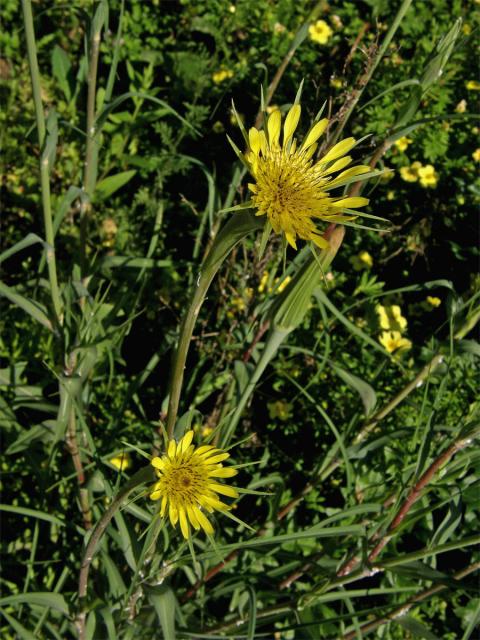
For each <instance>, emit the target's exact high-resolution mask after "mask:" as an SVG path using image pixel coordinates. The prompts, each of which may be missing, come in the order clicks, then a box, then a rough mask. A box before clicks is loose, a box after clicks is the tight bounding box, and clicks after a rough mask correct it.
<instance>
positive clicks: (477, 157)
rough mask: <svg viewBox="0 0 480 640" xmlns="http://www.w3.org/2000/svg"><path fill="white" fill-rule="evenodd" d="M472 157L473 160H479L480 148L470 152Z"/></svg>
mask: <svg viewBox="0 0 480 640" xmlns="http://www.w3.org/2000/svg"><path fill="white" fill-rule="evenodd" d="M472 158H473V159H474V160H475V162H480V149H475V151H474V152H473V153H472Z"/></svg>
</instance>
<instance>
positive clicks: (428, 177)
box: [418, 164, 438, 188]
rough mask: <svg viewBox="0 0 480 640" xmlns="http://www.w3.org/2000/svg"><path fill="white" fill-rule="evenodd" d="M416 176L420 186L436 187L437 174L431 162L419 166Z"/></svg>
mask: <svg viewBox="0 0 480 640" xmlns="http://www.w3.org/2000/svg"><path fill="white" fill-rule="evenodd" d="M418 178H419V180H420V184H421V185H422V187H426V188H428V187H436V186H437V182H438V174H437V173H436V171H435V169H434V167H433V166H432V165H431V164H427V165H425V166H424V167H419V169H418Z"/></svg>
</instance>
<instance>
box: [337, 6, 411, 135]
mask: <svg viewBox="0 0 480 640" xmlns="http://www.w3.org/2000/svg"><path fill="white" fill-rule="evenodd" d="M411 4H412V0H403V2H402V4H401V5H400V9H399V10H398V12H397V15H396V16H395V19H394V21H393V23H392V26H391V27H390V29H389V30H388V32H387V35H386V36H385V38H384V39H383V42H382V44H381V46H380V49H379V50H378V53H377V54H376V56H375V58H374V60H373V61H372V63H371V64H370V66H369V68H368V69H367V71H366V72H365V73H364V75H363V76H362V78H361V80H360V88H359V89H357V90H356V92H355V94H354V97H353V100H352V101H351V103H350V105H349V107H348V109H347V111H346V113H345V115H344V116H343V118H342V120H341V122H340V123H339V125H338V127H337V128H336V130H335V134H334V136H333V138H332V140H331V141H330V143H331V145H333V144H335V142H336V141H337V140H338V139H339V137H340V135H341V133H342V131H343V130H344V128H345V126H346V124H347V122H348V120H349V119H350V116H351V115H352V112H353V110H354V109H355V107H356V106H357V104H358V101H359V100H360V98H361V97H362V94H363V92H364V91H365V87H366V86H367V84H368V83H369V82H370V80H371V78H372V76H373V74H374V72H375V69H376V68H377V67H378V65H379V63H380V60H381V59H382V58H383V56H384V55H385V52H386V50H387V48H388V46H389V45H390V42H391V41H392V39H393V36H394V35H395V33H396V31H397V29H398V27H399V26H400V23H401V21H402V20H403V18H404V16H405V14H406V13H407V11H408V9H409V7H410V5H411Z"/></svg>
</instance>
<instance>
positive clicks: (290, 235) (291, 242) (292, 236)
mask: <svg viewBox="0 0 480 640" xmlns="http://www.w3.org/2000/svg"><path fill="white" fill-rule="evenodd" d="M285 237H286V238H287V242H288V244H289V245H290V246H291V247H293V248H294V249H296V248H297V243H296V242H295V234H294V233H285Z"/></svg>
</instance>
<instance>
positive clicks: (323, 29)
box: [308, 20, 333, 44]
mask: <svg viewBox="0 0 480 640" xmlns="http://www.w3.org/2000/svg"><path fill="white" fill-rule="evenodd" d="M332 33H333V31H332V29H331V28H330V27H329V26H328V24H327V23H326V22H325V20H317V21H316V22H315V24H311V25H310V26H309V28H308V35H309V36H310V40H313V41H314V42H318V43H319V44H327V42H328V40H329V39H330V36H331V35H332Z"/></svg>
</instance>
